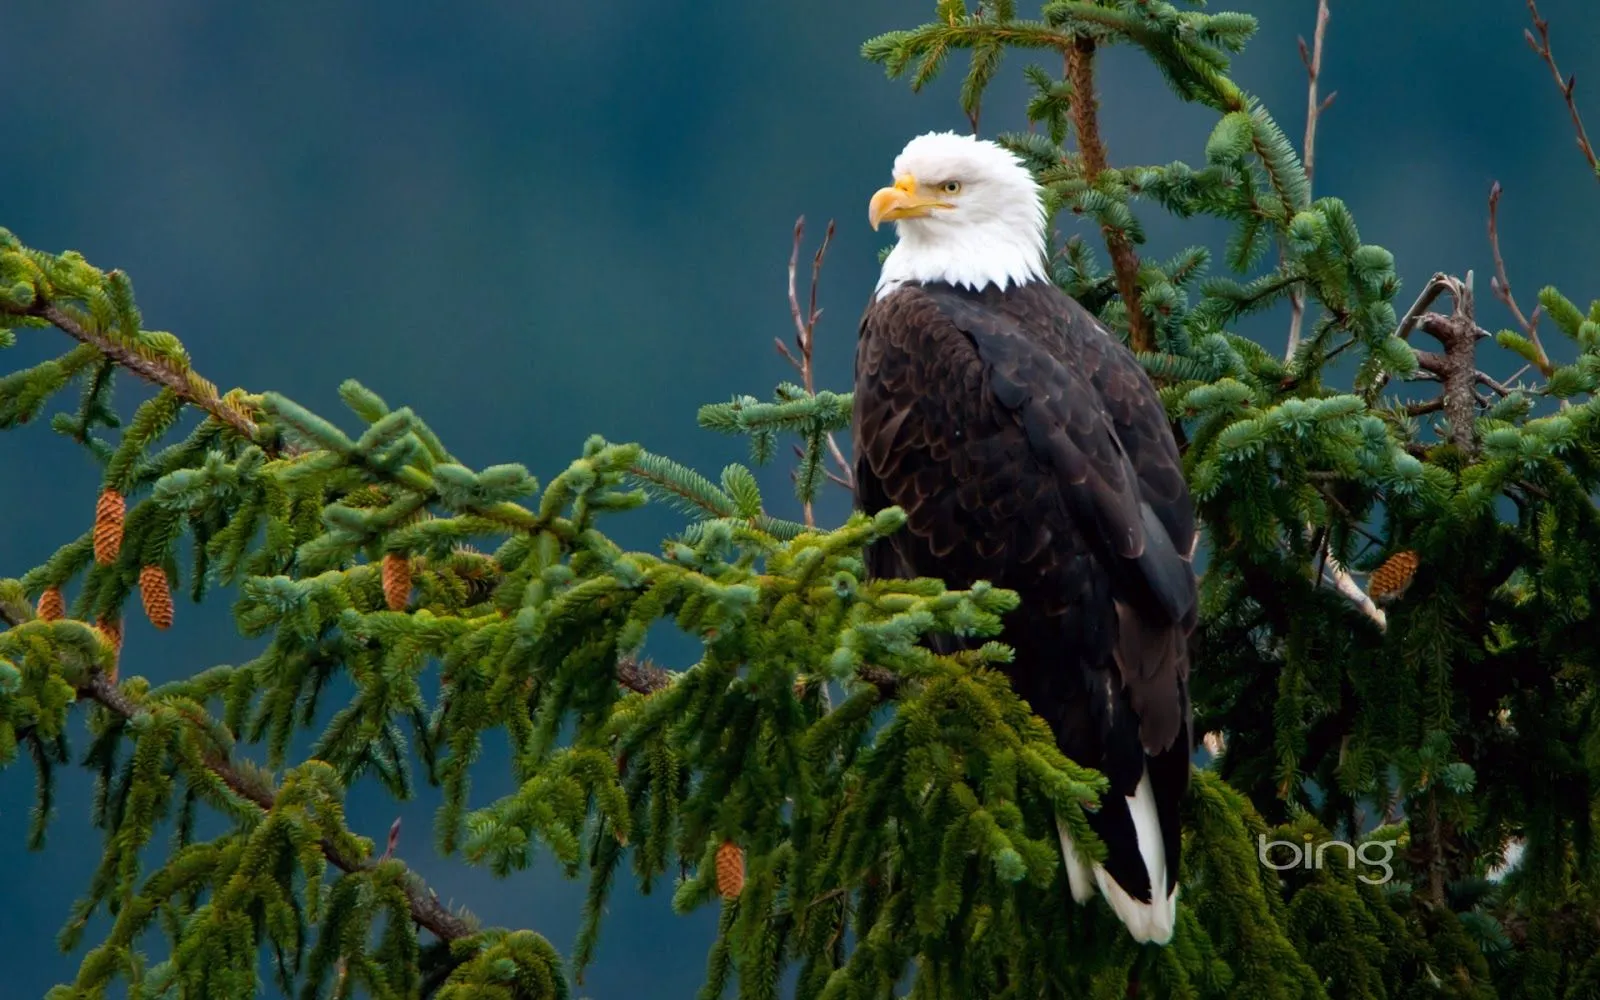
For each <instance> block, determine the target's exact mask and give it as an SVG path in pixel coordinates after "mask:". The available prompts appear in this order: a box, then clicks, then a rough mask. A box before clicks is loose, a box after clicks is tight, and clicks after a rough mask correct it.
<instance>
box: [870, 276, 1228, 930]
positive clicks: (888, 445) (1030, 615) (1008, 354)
mask: <svg viewBox="0 0 1600 1000" xmlns="http://www.w3.org/2000/svg"><path fill="white" fill-rule="evenodd" d="M855 456H856V459H855V461H856V483H857V486H856V491H857V501H858V503H859V505H860V506H861V508H862V509H863V510H865V511H867V512H869V513H870V512H875V511H877V510H880V509H882V508H884V507H887V506H890V505H897V506H899V507H901V508H902V509H904V510H905V512H906V515H907V526H906V528H905V529H904V530H902V531H900V532H897V533H896V534H895V535H893V536H892V537H890V538H888V539H886V540H884V541H882V542H880V543H877V545H875V547H874V548H873V550H872V551H870V552H869V554H868V560H869V566H868V570H869V572H870V573H871V574H872V575H874V576H880V577H881V576H896V577H900V576H933V577H938V578H941V579H943V580H945V581H946V582H947V583H949V584H950V585H951V586H953V587H967V586H970V585H971V584H972V583H973V582H975V581H977V580H988V581H990V582H991V583H993V584H995V585H996V586H1000V587H1006V588H1009V589H1012V590H1015V591H1017V592H1018V593H1019V594H1020V595H1021V598H1022V601H1021V604H1020V605H1019V606H1018V608H1017V609H1016V610H1015V611H1013V612H1011V613H1010V614H1009V615H1008V616H1007V618H1006V622H1005V634H1004V635H1003V636H1002V639H1003V640H1004V641H1005V642H1007V643H1009V644H1010V645H1011V646H1012V647H1013V648H1014V649H1015V650H1016V658H1015V660H1014V662H1013V663H1012V664H1011V666H1010V668H1009V671H1010V675H1011V679H1012V683H1013V686H1014V687H1015V689H1016V690H1017V693H1018V694H1019V695H1021V696H1022V697H1023V698H1024V699H1026V700H1027V701H1028V703H1029V705H1030V706H1031V707H1032V708H1033V710H1034V712H1035V713H1037V714H1038V715H1039V716H1040V717H1041V718H1043V719H1044V720H1045V722H1046V723H1048V724H1049V726H1050V727H1051V729H1052V730H1053V731H1054V732H1055V734H1056V739H1057V743H1058V745H1059V746H1060V747H1061V749H1062V751H1063V752H1064V753H1065V754H1066V755H1067V756H1069V757H1070V758H1072V759H1073V760H1075V761H1077V762H1079V763H1081V764H1084V765H1087V766H1091V767H1095V768H1098V769H1100V770H1101V771H1102V772H1104V773H1105V774H1106V776H1107V777H1108V778H1109V779H1110V781H1111V789H1112V790H1111V792H1110V793H1108V794H1107V795H1105V796H1104V798H1103V801H1102V806H1101V808H1100V810H1099V812H1098V813H1095V814H1093V815H1091V817H1090V825H1091V826H1092V827H1093V828H1094V830H1095V832H1096V834H1097V835H1098V836H1099V837H1100V838H1101V839H1102V840H1103V841H1104V842H1105V843H1106V846H1107V848H1108V854H1109V858H1108V860H1107V862H1106V865H1105V868H1106V872H1107V874H1108V875H1110V876H1111V878H1112V879H1114V880H1115V881H1116V882H1117V884H1118V885H1120V886H1121V887H1122V888H1123V890H1124V891H1126V892H1127V893H1128V895H1129V896H1131V897H1133V898H1134V899H1137V900H1141V901H1144V902H1149V901H1150V900H1151V899H1152V893H1151V888H1152V887H1151V885H1150V876H1149V874H1148V871H1147V868H1146V865H1145V863H1144V862H1143V860H1142V859H1141V856H1140V852H1139V848H1138V842H1137V839H1136V835H1135V829H1134V821H1133V818H1132V814H1131V813H1130V810H1129V808H1128V802H1127V799H1126V798H1125V797H1126V796H1129V795H1132V794H1133V793H1134V790H1135V787H1136V786H1137V785H1138V783H1139V781H1140V778H1141V776H1143V775H1144V774H1145V773H1146V771H1147V770H1148V774H1149V779H1150V788H1151V791H1152V793H1153V796H1154V799H1155V805H1156V812H1157V816H1158V818H1159V824H1160V833H1161V840H1162V842H1163V845H1162V848H1163V852H1164V854H1165V857H1166V862H1167V863H1166V866H1165V867H1166V873H1167V882H1168V884H1167V885H1165V886H1160V887H1158V888H1157V892H1159V893H1160V894H1161V895H1162V896H1166V895H1168V894H1169V893H1170V891H1171V889H1172V887H1173V885H1175V884H1176V879H1177V872H1178V854H1179V836H1178V802H1179V800H1180V798H1181V797H1182V795H1183V793H1184V790H1185V788H1186V787H1187V783H1188V777H1189V756H1190V752H1191V746H1192V736H1191V733H1190V711H1189V695H1188V673H1189V660H1188V648H1187V641H1188V635H1189V632H1190V631H1191V630H1192V628H1193V626H1194V621H1195V611H1196V607H1195V605H1196V591H1195V577H1194V571H1193V567H1192V564H1191V561H1190V559H1191V556H1192V553H1193V550H1194V542H1195V519H1194V508H1193V505H1192V503H1191V501H1190V498H1189V492H1188V489H1187V487H1186V486H1185V484H1184V480H1183V475H1182V470H1181V467H1180V465H1179V458H1178V451H1177V447H1176V444H1175V442H1174V441H1173V436H1172V432H1171V429H1170V426H1169V424H1168V422H1167V417H1166V414H1165V412H1164V411H1163V408H1162V406H1161V402H1160V400H1159V398H1158V397H1157V396H1156V393H1155V389H1154V388H1153V386H1152V385H1151V384H1150V380H1149V378H1148V377H1147V376H1146V375H1145V373H1144V371H1143V369H1142V368H1141V367H1140V366H1139V363H1138V361H1137V360H1136V359H1135V358H1134V357H1133V356H1132V354H1130V353H1129V352H1128V350H1127V349H1126V348H1124V347H1123V346H1122V345H1121V344H1119V343H1117V342H1116V341H1115V340H1113V339H1112V338H1111V337H1110V336H1109V335H1108V334H1106V333H1105V332H1104V330H1103V328H1101V327H1100V325H1099V324H1098V322H1097V321H1096V320H1095V319H1094V318H1093V317H1092V316H1091V315H1090V314H1089V313H1088V312H1087V311H1086V310H1085V309H1083V307H1082V306H1080V305H1079V304H1078V303H1077V302H1075V301H1073V300H1072V299H1071V298H1070V297H1068V296H1067V295H1065V294H1064V293H1062V292H1061V291H1060V290H1059V289H1057V288H1056V287H1055V286H1053V285H1051V284H1048V283H1045V282H1032V283H1029V284H1026V285H1023V286H1021V287H1013V288H1011V289H1010V290H1007V291H1000V290H999V289H997V288H996V287H995V286H993V285H990V286H988V287H987V288H986V289H985V290H983V291H981V292H974V291H970V290H967V289H964V288H955V287H952V286H950V285H946V284H914V283H913V284H906V285H902V286H900V287H899V288H897V289H895V290H894V291H892V292H890V293H889V294H887V295H885V296H884V297H882V298H880V299H876V300H875V301H874V302H873V303H872V304H871V305H870V306H869V307H868V308H867V311H866V314H865V316H864V317H863V318H862V323H861V333H860V342H859V344H858V346H857V350H856V378H855Z"/></svg>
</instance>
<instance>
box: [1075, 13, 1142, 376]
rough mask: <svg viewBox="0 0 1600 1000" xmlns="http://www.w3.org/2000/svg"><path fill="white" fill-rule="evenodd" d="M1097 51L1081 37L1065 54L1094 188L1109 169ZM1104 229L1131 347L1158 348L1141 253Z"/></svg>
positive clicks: (1085, 165)
mask: <svg viewBox="0 0 1600 1000" xmlns="http://www.w3.org/2000/svg"><path fill="white" fill-rule="evenodd" d="M1094 50H1095V44H1094V39H1092V38H1089V37H1086V36H1080V37H1078V38H1077V39H1075V40H1074V42H1073V44H1072V46H1071V47H1069V48H1067V49H1066V52H1065V53H1064V54H1065V55H1066V59H1067V76H1068V78H1069V80H1070V82H1071V83H1072V126H1073V129H1074V130H1075V131H1076V132H1077V134H1078V151H1079V153H1081V154H1082V156H1083V179H1084V181H1085V182H1086V183H1087V184H1088V185H1089V186H1090V187H1094V184H1095V180H1096V179H1097V178H1098V177H1099V176H1100V174H1101V173H1102V172H1104V171H1105V169H1106V147H1105V143H1104V142H1102V141H1101V139H1100V123H1099V120H1098V118H1097V116H1096V104H1097V101H1096V99H1095V90H1094ZM1100 231H1101V232H1102V233H1103V234H1104V235H1105V240H1106V249H1107V250H1109V251H1110V252H1111V267H1112V269H1113V270H1114V271H1116V274H1117V292H1118V293H1119V294H1120V295H1121V296H1122V302H1123V304H1124V305H1125V306H1127V309H1128V346H1129V347H1131V348H1133V350H1134V351H1136V352H1141V353H1145V354H1148V353H1150V352H1152V351H1154V350H1155V349H1156V344H1155V338H1154V337H1153V336H1152V335H1151V332H1150V328H1149V325H1148V323H1147V322H1146V320H1145V315H1144V309H1143V307H1141V306H1140V304H1139V255H1138V254H1137V253H1135V252H1134V249H1133V243H1132V242H1131V241H1130V240H1129V239H1128V234H1127V233H1124V232H1122V231H1121V230H1119V229H1114V228H1112V227H1111V226H1107V225H1102V226H1101V227H1100Z"/></svg>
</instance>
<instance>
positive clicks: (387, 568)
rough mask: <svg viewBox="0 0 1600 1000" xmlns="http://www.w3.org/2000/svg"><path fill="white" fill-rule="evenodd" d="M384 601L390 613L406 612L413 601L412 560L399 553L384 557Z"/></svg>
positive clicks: (386, 554) (390, 553) (387, 554)
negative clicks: (407, 606)
mask: <svg viewBox="0 0 1600 1000" xmlns="http://www.w3.org/2000/svg"><path fill="white" fill-rule="evenodd" d="M383 599H384V601H385V602H387V603H388V605H389V610H390V611H404V610H405V609H406V604H407V603H408V602H409V601H410V600H411V560H410V559H408V558H406V557H405V556H403V555H401V554H400V553H398V552H388V553H385V554H384V557H383Z"/></svg>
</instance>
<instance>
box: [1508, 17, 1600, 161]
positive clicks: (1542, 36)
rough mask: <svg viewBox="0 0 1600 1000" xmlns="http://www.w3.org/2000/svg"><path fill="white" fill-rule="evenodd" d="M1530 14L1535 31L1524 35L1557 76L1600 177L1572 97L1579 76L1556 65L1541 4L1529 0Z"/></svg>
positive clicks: (1581, 145)
mask: <svg viewBox="0 0 1600 1000" xmlns="http://www.w3.org/2000/svg"><path fill="white" fill-rule="evenodd" d="M1528 14H1529V15H1530V16H1532V18H1533V31H1529V30H1527V29H1526V28H1524V29H1523V30H1522V37H1523V38H1525V39H1527V42H1528V47H1529V48H1531V49H1533V51H1534V53H1535V54H1537V55H1538V56H1539V58H1540V59H1543V60H1544V62H1545V65H1546V66H1549V67H1550V75H1551V76H1553V77H1555V78H1556V89H1558V90H1560V91H1561V99H1562V100H1564V101H1566V102H1567V114H1569V115H1571V116H1572V127H1573V128H1574V129H1575V130H1576V131H1577V133H1578V149H1579V151H1580V152H1582V153H1583V158H1584V159H1586V160H1588V161H1589V172H1590V173H1592V174H1594V175H1595V177H1596V178H1600V158H1597V157H1596V156H1595V152H1594V146H1593V145H1591V144H1590V142H1589V133H1588V132H1586V131H1584V128H1583V118H1582V116H1580V115H1579V114H1578V105H1577V103H1576V102H1575V101H1574V100H1573V99H1572V91H1573V88H1574V87H1576V86H1577V83H1578V78H1577V77H1576V76H1562V75H1561V69H1560V67H1558V66H1557V65H1556V57H1555V56H1554V55H1553V54H1552V53H1551V51H1550V22H1549V21H1546V20H1545V19H1544V18H1542V17H1540V16H1539V5H1538V4H1537V3H1535V2H1534V0H1528ZM1535 31H1536V32H1538V33H1539V35H1538V37H1537V38H1535V37H1534V32H1535Z"/></svg>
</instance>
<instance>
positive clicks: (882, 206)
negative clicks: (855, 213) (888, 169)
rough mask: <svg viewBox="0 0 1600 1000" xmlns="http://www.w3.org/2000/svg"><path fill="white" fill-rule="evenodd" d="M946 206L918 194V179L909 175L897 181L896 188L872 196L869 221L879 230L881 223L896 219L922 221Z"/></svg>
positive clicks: (882, 190)
mask: <svg viewBox="0 0 1600 1000" xmlns="http://www.w3.org/2000/svg"><path fill="white" fill-rule="evenodd" d="M944 204H945V203H944V202H941V201H940V200H939V199H937V198H930V197H928V196H927V195H922V194H918V193H917V179H916V178H915V177H912V176H911V175H910V174H907V175H906V176H904V177H902V178H900V179H899V180H898V181H895V184H894V187H886V188H882V189H880V190H879V191H878V193H877V194H875V195H873V196H872V201H871V202H869V203H868V205H867V221H868V222H869V223H871V224H872V228H873V229H877V228H878V226H879V224H880V223H884V222H893V221H894V220H895V219H920V218H922V217H923V216H925V215H927V214H928V213H929V212H931V211H933V209H935V208H939V207H941V206H944Z"/></svg>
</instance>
